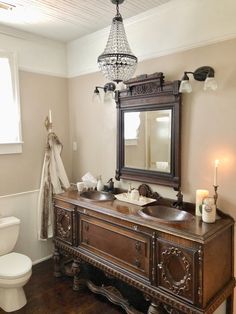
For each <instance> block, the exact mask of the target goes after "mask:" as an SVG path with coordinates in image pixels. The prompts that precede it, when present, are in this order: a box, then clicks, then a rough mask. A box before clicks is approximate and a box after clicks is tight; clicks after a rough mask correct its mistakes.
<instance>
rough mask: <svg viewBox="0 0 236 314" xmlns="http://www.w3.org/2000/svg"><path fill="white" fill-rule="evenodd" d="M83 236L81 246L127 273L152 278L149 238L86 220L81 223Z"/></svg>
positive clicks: (99, 222) (101, 222) (83, 219)
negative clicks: (150, 274)
mask: <svg viewBox="0 0 236 314" xmlns="http://www.w3.org/2000/svg"><path fill="white" fill-rule="evenodd" d="M80 233H81V234H80V242H81V243H80V244H81V246H83V247H85V248H86V249H88V250H90V251H91V252H93V253H95V254H96V255H99V256H102V257H105V258H106V260H109V261H111V262H113V263H116V264H118V265H119V266H122V267H125V268H126V269H127V270H131V271H134V272H135V273H137V274H139V275H142V276H145V277H148V278H149V269H150V266H149V264H150V259H149V255H150V238H149V237H148V236H145V235H142V234H138V233H135V232H132V231H130V230H127V229H124V228H121V227H118V226H115V225H112V224H109V223H106V222H103V221H100V220H98V219H94V218H89V217H83V216H81V219H80Z"/></svg>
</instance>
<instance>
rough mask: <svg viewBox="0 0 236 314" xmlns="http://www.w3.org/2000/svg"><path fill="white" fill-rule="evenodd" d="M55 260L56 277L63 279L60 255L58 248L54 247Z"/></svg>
mask: <svg viewBox="0 0 236 314" xmlns="http://www.w3.org/2000/svg"><path fill="white" fill-rule="evenodd" d="M53 260H54V276H55V277H61V275H62V273H61V266H60V260H61V257H60V253H59V250H58V248H57V247H56V246H55V247H54V253H53Z"/></svg>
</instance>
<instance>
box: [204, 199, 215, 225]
mask: <svg viewBox="0 0 236 314" xmlns="http://www.w3.org/2000/svg"><path fill="white" fill-rule="evenodd" d="M202 221H204V222H207V223H214V222H215V221H216V204H215V199H214V197H206V198H205V199H204V200H203V205H202Z"/></svg>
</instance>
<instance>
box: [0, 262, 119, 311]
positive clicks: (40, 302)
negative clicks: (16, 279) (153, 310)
mask: <svg viewBox="0 0 236 314" xmlns="http://www.w3.org/2000/svg"><path fill="white" fill-rule="evenodd" d="M25 293H26V297H27V300H28V302H27V304H26V306H24V307H23V308H22V309H20V310H18V311H15V312H11V313H16V314H121V313H123V314H124V313H125V312H124V311H123V310H122V309H121V308H120V307H116V306H115V305H113V304H112V303H110V302H109V301H107V300H106V299H105V298H103V297H100V296H98V295H95V294H93V293H92V292H89V291H88V290H84V291H79V292H75V291H73V290H72V278H69V277H61V278H55V277H54V276H53V262H52V260H48V261H45V262H42V263H40V264H38V265H35V266H34V267H33V274H32V277H31V279H30V281H29V282H28V283H27V284H26V286H25ZM3 313H5V312H4V311H3V310H1V309H0V314H3Z"/></svg>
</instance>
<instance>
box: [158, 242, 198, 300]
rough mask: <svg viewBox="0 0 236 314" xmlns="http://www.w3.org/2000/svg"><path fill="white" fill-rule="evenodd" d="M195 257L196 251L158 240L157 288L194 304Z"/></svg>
mask: <svg viewBox="0 0 236 314" xmlns="http://www.w3.org/2000/svg"><path fill="white" fill-rule="evenodd" d="M197 256H198V251H197V250H196V249H191V248H185V247H181V246H178V245H176V244H175V243H171V242H168V241H165V240H161V239H158V240H157V282H158V286H159V287H160V288H162V289H164V290H167V291H168V292H171V293H173V294H175V295H178V296H179V297H181V298H183V299H186V300H188V301H190V302H191V303H194V302H195V295H194V294H195V291H196V289H197V278H198V274H197Z"/></svg>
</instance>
